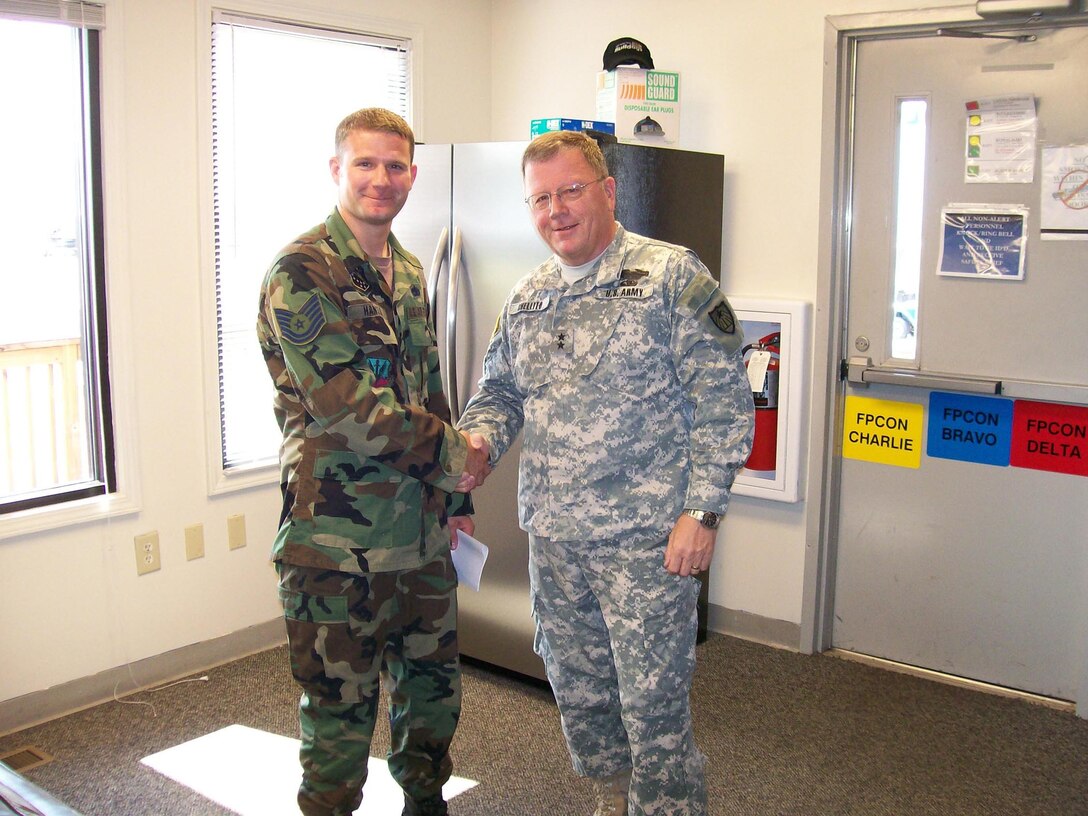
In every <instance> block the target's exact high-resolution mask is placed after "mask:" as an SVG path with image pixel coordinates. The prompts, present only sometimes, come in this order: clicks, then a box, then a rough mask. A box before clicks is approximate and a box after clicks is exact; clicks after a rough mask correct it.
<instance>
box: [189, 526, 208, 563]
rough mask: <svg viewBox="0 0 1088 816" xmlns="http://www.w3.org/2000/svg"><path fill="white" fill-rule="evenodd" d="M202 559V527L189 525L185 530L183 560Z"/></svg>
mask: <svg viewBox="0 0 1088 816" xmlns="http://www.w3.org/2000/svg"><path fill="white" fill-rule="evenodd" d="M203 557H204V525H203V524H190V525H189V526H188V527H186V528H185V560H187V561H192V560H193V559H195V558H203Z"/></svg>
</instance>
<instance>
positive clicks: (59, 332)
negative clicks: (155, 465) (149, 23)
mask: <svg viewBox="0 0 1088 816" xmlns="http://www.w3.org/2000/svg"><path fill="white" fill-rule="evenodd" d="M103 17H104V15H103V8H102V6H100V5H94V4H89V3H80V2H65V0H59V1H58V0H53V2H36V0H18V2H12V0H0V110H3V111H4V122H5V127H3V128H0V244H2V245H3V246H4V259H3V265H2V266H0V281H2V285H3V291H4V297H3V298H0V462H2V463H3V464H2V465H0V513H3V514H10V513H14V512H16V511H20V510H28V509H32V508H40V507H45V506H48V505H57V504H60V503H63V502H70V501H73V500H76V499H82V498H87V497H91V496H100V495H103V494H107V493H112V492H113V491H114V489H115V484H116V466H115V462H114V442H113V427H112V418H111V409H110V390H109V372H108V365H107V362H108V356H107V340H106V338H107V334H106V304H105V292H106V281H105V273H106V270H105V261H104V258H105V253H104V242H103V235H102V224H103V212H102V179H101V161H100V153H101V150H100V131H99V120H100V96H99V30H98V29H99V28H101V26H102V21H103Z"/></svg>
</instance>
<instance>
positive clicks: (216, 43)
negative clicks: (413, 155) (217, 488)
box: [212, 14, 410, 470]
mask: <svg viewBox="0 0 1088 816" xmlns="http://www.w3.org/2000/svg"><path fill="white" fill-rule="evenodd" d="M212 43H213V45H212V127H213V145H212V151H213V164H214V170H215V173H214V179H215V180H214V190H213V196H214V214H215V250H216V258H215V276H216V301H217V302H216V308H217V315H216V318H217V320H216V322H217V329H218V351H219V405H220V431H221V443H222V454H223V458H222V466H223V468H224V470H231V469H239V468H247V467H253V466H258V465H265V464H269V463H272V462H274V461H275V460H276V456H277V453H278V450H279V442H280V433H279V430H278V429H277V427H276V424H275V421H274V419H273V414H272V395H273V390H272V383H271V380H270V379H269V377H268V373H267V369H266V368H265V364H264V361H263V360H262V358H261V353H260V348H259V346H258V344H257V336H256V329H255V326H256V320H257V295H258V290H259V288H260V284H261V280H262V278H263V277H264V274H265V272H266V271H267V269H268V267H269V266H270V265H271V262H272V259H273V258H274V257H275V254H276V253H277V252H278V251H279V250H280V249H281V248H283V247H284V246H285V245H286V244H287V243H288V242H289V241H291V240H292V239H293V238H294V237H295V236H297V235H299V234H300V233H302V232H303V231H304V230H306V229H308V228H309V227H312V226H313V225H315V224H317V223H319V222H320V221H322V220H323V219H324V218H325V216H326V215H327V214H328V213H329V212H331V211H332V207H333V205H334V204H335V202H336V190H335V187H334V185H333V183H332V179H331V176H330V175H329V169H328V160H329V158H330V157H331V156H332V154H333V149H334V146H333V139H334V131H335V129H336V125H337V124H339V122H340V120H341V119H343V118H344V117H345V116H346V115H347V114H349V113H351V112H352V111H354V110H357V109H358V108H364V107H371V106H378V107H384V108H388V109H389V110H392V111H394V112H396V113H398V114H400V115H401V116H403V117H404V118H405V119H409V121H410V118H409V100H408V80H409V70H408V66H409V43H408V41H406V40H398V39H391V38H386V37H381V36H377V35H369V34H362V33H357V32H345V31H328V30H321V29H317V28H312V27H304V26H301V25H289V24H284V23H282V22H273V21H268V20H259V19H255V18H249V17H240V16H238V15H228V14H217V15H216V17H215V20H214V22H213V37H212Z"/></svg>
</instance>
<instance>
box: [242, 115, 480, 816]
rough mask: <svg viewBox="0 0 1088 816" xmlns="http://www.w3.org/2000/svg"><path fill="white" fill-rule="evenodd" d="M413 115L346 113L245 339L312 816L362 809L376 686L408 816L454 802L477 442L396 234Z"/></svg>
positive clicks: (409, 179)
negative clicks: (256, 371)
mask: <svg viewBox="0 0 1088 816" xmlns="http://www.w3.org/2000/svg"><path fill="white" fill-rule="evenodd" d="M414 148H415V140H414V137H413V135H412V131H411V129H410V128H409V127H408V125H407V123H406V122H405V121H404V120H403V119H401V118H400V117H399V116H396V115H395V114H392V113H390V112H389V111H385V110H381V109H374V108H371V109H366V110H362V111H358V112H356V113H355V114H352V115H351V116H349V117H347V118H346V119H345V120H344V121H343V122H341V123H340V126H339V127H338V128H337V131H336V155H335V156H334V157H333V158H332V159H330V160H329V167H330V170H331V172H332V178H333V180H334V181H335V182H336V184H337V188H338V191H339V193H338V203H337V206H336V208H335V209H334V210H333V211H332V213H331V214H330V215H329V217H328V218H326V219H325V221H324V223H322V224H320V225H318V226H317V227H314V228H313V229H311V230H310V231H309V232H307V233H305V234H303V235H302V236H300V237H299V238H298V239H296V240H295V241H294V242H293V243H291V244H289V245H288V246H287V247H286V248H285V249H284V250H283V251H282V252H281V253H280V254H279V255H278V256H277V257H276V259H275V261H274V262H273V264H272V267H271V269H270V270H269V271H268V274H267V276H266V277H265V280H264V285H263V287H262V290H261V298H260V311H259V316H258V322H257V331H258V335H259V339H260V344H261V349H262V352H263V354H264V358H265V361H266V363H267V364H268V370H269V373H270V374H271V376H272V379H273V380H274V382H275V387H276V395H275V413H276V419H277V421H278V422H279V425H280V428H281V429H282V431H283V444H282V447H281V454H280V459H281V468H282V472H281V483H282V489H283V511H282V514H281V523H280V528H279V533H278V534H277V536H276V540H275V543H274V546H273V551H272V558H273V560H274V561H275V562H276V567H277V570H278V572H279V575H280V590H279V591H280V599H281V601H282V602H283V608H284V615H285V618H286V624H287V634H288V642H289V647H290V653H291V669H292V672H293V674H294V677H295V680H296V681H297V682H298V683H299V685H300V686H301V687H302V698H301V701H300V704H299V721H300V726H301V735H302V747H301V751H300V759H301V763H302V769H303V780H302V785H301V787H300V789H299V794H298V803H299V807H300V808H301V810H302V812H303V814H305V815H306V816H342V815H346V814H350V813H352V812H353V811H354V810H355V809H356V808H357V807H358V806H359V804H360V802H361V801H362V787H363V783H364V782H365V781H366V773H367V757H368V756H369V753H370V742H371V736H372V733H373V730H374V723H375V718H376V716H377V707H378V693H379V678H381V679H382V680H383V681H384V682H385V684H386V688H387V691H388V694H389V720H390V729H391V735H392V746H391V750H390V753H389V770H390V773H392V775H393V777H394V778H395V779H396V780H397V782H398V783H399V784H400V786H401V788H402V789H403V790H404V796H405V807H404V814H413V816H414V815H415V814H422V815H424V816H431V814H445V813H447V809H446V804H445V802H444V800H443V797H442V785H443V783H445V782H446V780H447V779H449V777H450V773H451V769H452V763H451V761H450V758H449V754H448V749H449V745H450V741H451V740H452V738H453V733H454V729H455V727H456V725H457V720H458V717H459V714H460V702H461V681H460V667H459V663H458V650H457V632H456V617H457V604H456V597H457V596H456V588H457V579H456V574H455V572H454V569H453V566H452V562H451V557H450V547H451V540H450V538H451V535H453V534H454V533H455V530H457V529H464V530H465V531H466V532H472V529H473V524H472V520H471V518H470V517H469V516H468V515H466V514H467V513H469V512H471V506H470V504H469V501H468V497H467V496H465V495H462V494H455V493H453V491H455V490H458V489H461V490H465V489H467V488H469V487H472V486H473V485H474V483H475V482H476V481H482V479H483V477H484V476H485V475H486V469H487V468H486V457H487V454H486V451H485V450H479V449H477V448H474V447H472V446H471V445H470V444H469V440H468V437H467V436H466V435H463V434H461V433H458V432H457V431H456V430H455V429H454V428H453V427H451V425H450V413H449V408H448V406H447V402H446V397H445V395H444V394H443V392H442V385H441V381H440V379H439V370H438V353H437V348H436V346H435V339H434V338H435V336H434V329H433V327H432V325H431V324H430V319H429V310H428V308H427V301H426V295H425V286H424V283H423V278H422V269H421V267H420V264H419V261H418V260H417V259H416V258H415V256H413V255H411V254H410V253H408V252H407V251H406V250H405V249H404V248H403V247H402V246H401V245H400V243H399V242H398V241H397V239H396V238H395V237H394V236H393V235H392V234H391V232H390V229H391V224H392V221H393V218H394V216H396V215H397V213H399V212H400V210H401V208H402V207H403V206H404V203H405V201H406V200H407V196H408V192H409V190H411V188H412V183H413V181H414V179H415V175H416V168H415V166H414V165H413V164H412V160H413V154H414Z"/></svg>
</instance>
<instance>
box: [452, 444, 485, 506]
mask: <svg viewBox="0 0 1088 816" xmlns="http://www.w3.org/2000/svg"><path fill="white" fill-rule="evenodd" d="M461 436H463V437H464V438H465V441H466V442H467V443H468V458H467V459H466V460H465V470H464V473H462V474H461V481H459V482H458V483H457V487H456V490H457V492H458V493H468V492H469V491H470V490H475V489H476V488H477V487H479V486H480V485H482V484H483V483H484V479H486V478H487V476H488V474H489V473H491V446H490V445H488V444H487V440H486V439H484V437H483V436H482V435H481V434H478V433H473V434H470V433H468V432H467V431H461Z"/></svg>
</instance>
